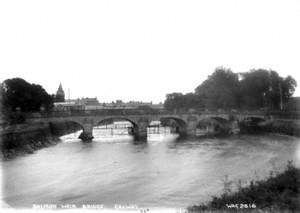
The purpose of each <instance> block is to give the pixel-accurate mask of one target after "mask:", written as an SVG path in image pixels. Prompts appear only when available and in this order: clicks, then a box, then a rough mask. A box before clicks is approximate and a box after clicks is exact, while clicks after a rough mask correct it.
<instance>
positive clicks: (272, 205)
mask: <svg viewBox="0 0 300 213" xmlns="http://www.w3.org/2000/svg"><path fill="white" fill-rule="evenodd" d="M299 201H300V169H299V168H296V167H294V166H293V165H292V163H291V162H289V163H288V165H287V167H286V169H285V171H284V172H282V173H280V174H277V175H275V176H274V175H273V174H270V176H269V178H267V179H266V180H261V181H255V182H254V181H252V182H251V183H250V185H249V186H247V187H245V188H241V187H240V188H239V189H238V191H237V192H235V193H227V192H224V193H223V194H222V195H221V196H220V197H213V198H212V200H211V201H210V202H208V203H206V204H200V205H194V206H190V207H188V209H187V210H188V212H206V213H208V212H215V213H217V212H299V211H300V202H299Z"/></svg>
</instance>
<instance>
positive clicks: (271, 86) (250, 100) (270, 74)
mask: <svg viewBox="0 0 300 213" xmlns="http://www.w3.org/2000/svg"><path fill="white" fill-rule="evenodd" d="M242 77H243V79H242V80H241V82H240V84H241V92H242V94H243V96H242V106H243V107H244V108H256V109H259V108H266V107H267V108H269V109H281V108H282V105H283V104H285V103H287V102H288V100H289V98H290V97H291V96H292V95H293V93H294V91H295V87H296V86H297V83H296V81H295V79H293V78H292V77H291V76H288V77H286V78H282V77H280V76H279V74H278V73H277V72H276V71H273V70H264V69H257V70H251V71H249V72H246V73H244V74H243V75H242Z"/></svg>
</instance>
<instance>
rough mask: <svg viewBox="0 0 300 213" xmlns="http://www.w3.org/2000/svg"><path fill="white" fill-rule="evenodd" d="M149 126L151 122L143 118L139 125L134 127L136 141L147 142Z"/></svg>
mask: <svg viewBox="0 0 300 213" xmlns="http://www.w3.org/2000/svg"><path fill="white" fill-rule="evenodd" d="M148 126H149V120H148V119H145V118H142V119H140V120H139V121H138V122H137V125H135V126H134V127H133V134H134V140H135V141H147V128H148Z"/></svg>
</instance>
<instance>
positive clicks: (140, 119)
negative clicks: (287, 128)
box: [25, 109, 268, 141]
mask: <svg viewBox="0 0 300 213" xmlns="http://www.w3.org/2000/svg"><path fill="white" fill-rule="evenodd" d="M252 118H259V119H263V120H266V119H268V116H267V115H266V113H264V112H259V111H255V112H237V111H185V112H171V111H167V110H161V109H146V110H144V109H101V110H88V111H87V110H83V111H54V112H49V113H30V114H26V115H25V119H26V123H28V124H31V123H32V124H34V123H56V122H75V123H77V124H79V125H80V126H81V127H82V130H83V132H82V134H81V136H80V138H81V139H82V140H86V141H89V140H91V139H92V138H93V127H94V126H97V125H99V124H101V123H103V122H105V121H108V120H109V121H111V120H115V121H116V120H125V121H129V122H130V123H132V125H133V132H132V133H133V135H134V136H135V138H136V139H139V140H141V139H144V138H146V137H147V127H148V126H149V124H150V123H151V121H170V120H172V121H173V123H175V124H176V129H177V132H178V133H179V134H180V135H189V136H195V135H196V129H197V126H198V125H199V123H201V122H203V121H214V122H218V123H220V124H221V125H227V126H229V127H230V125H232V124H233V123H234V122H235V123H237V122H240V121H243V120H245V119H252ZM174 121H175V122H174Z"/></svg>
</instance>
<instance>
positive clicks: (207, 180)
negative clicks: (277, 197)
mask: <svg viewBox="0 0 300 213" xmlns="http://www.w3.org/2000/svg"><path fill="white" fill-rule="evenodd" d="M99 131H100V130H99ZM100 132H101V131H100ZM100 132H98V133H97V132H96V133H95V132H94V135H95V136H96V139H95V140H94V141H93V142H92V143H82V142H81V141H80V140H79V139H77V137H78V134H79V133H75V134H70V135H67V136H64V137H62V138H61V139H62V143H59V144H57V145H55V146H52V147H48V148H44V149H42V150H39V151H36V152H35V153H34V154H31V155H26V156H22V157H18V158H16V159H13V160H10V161H5V162H1V166H2V179H3V186H2V200H3V202H4V203H5V204H7V205H9V206H11V207H14V208H31V207H32V206H33V204H58V205H60V204H75V205H76V207H77V208H81V205H82V204H99V205H104V207H105V208H113V207H114V206H115V205H136V206H138V207H149V208H151V207H164V208H180V207H187V206H188V205H191V204H198V203H200V202H205V201H208V200H210V198H211V197H212V196H215V195H218V194H220V193H221V192H223V190H224V182H227V183H229V182H231V183H232V184H231V187H230V188H231V189H232V190H235V188H236V186H237V183H238V182H239V180H240V181H241V183H242V185H247V183H249V180H258V179H263V178H265V177H267V176H268V175H269V174H270V171H271V170H273V171H282V170H283V168H284V167H285V165H286V164H287V161H288V160H293V161H294V162H295V163H296V165H297V166H299V165H300V162H299V158H300V142H299V139H297V138H295V137H291V136H281V135H260V136H257V135H241V136H238V135H236V136H231V137H229V138H222V139H213V138H212V139H197V140H181V141H180V140H179V141H178V140H176V135H172V134H165V135H158V134H153V135H150V136H149V138H148V142H147V143H144V144H135V143H133V141H132V138H131V137H130V136H128V135H127V136H126V135H114V136H109V135H106V136H103V133H100ZM98 136H99V137H98ZM226 177H227V180H226V181H225V179H226Z"/></svg>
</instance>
